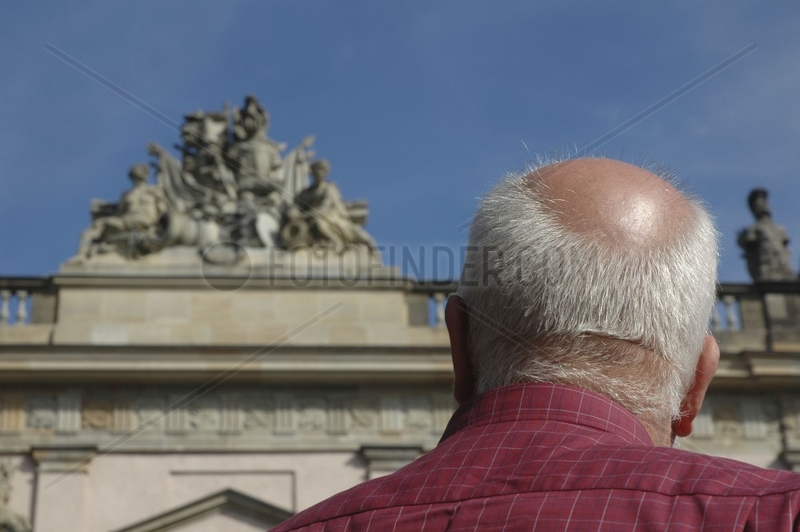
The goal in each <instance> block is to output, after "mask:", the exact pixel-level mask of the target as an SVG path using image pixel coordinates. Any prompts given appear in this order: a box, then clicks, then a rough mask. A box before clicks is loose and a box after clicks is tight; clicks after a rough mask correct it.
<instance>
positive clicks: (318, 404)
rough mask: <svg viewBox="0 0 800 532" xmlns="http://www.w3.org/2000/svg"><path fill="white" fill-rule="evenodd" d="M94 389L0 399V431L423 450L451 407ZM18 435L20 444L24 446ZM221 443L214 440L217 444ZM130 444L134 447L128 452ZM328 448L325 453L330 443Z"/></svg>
mask: <svg viewBox="0 0 800 532" xmlns="http://www.w3.org/2000/svg"><path fill="white" fill-rule="evenodd" d="M192 391H193V390H192V389H191V388H189V387H186V388H183V387H171V388H167V389H166V390H164V389H158V388H155V387H141V388H136V387H130V388H122V389H120V388H116V387H115V388H112V387H102V386H101V387H93V388H90V389H85V388H73V389H65V390H58V392H57V393H49V394H48V393H41V392H32V393H29V394H25V393H23V392H7V393H6V394H3V395H0V434H12V433H16V434H18V435H19V437H18V438H17V439H15V440H14V441H19V443H20V444H24V442H25V441H28V440H30V441H31V444H36V445H38V444H41V443H48V444H49V443H50V442H58V443H59V444H60V445H62V444H63V445H72V443H70V442H73V441H80V442H87V441H91V442H96V443H97V447H98V448H102V446H103V445H104V444H110V443H114V444H115V445H116V442H117V440H118V439H119V437H120V435H123V434H125V435H129V437H126V438H125V439H124V442H123V444H122V445H124V446H125V447H126V448H146V449H149V448H159V449H163V448H169V447H170V446H171V445H176V446H179V447H180V448H182V449H183V448H186V446H187V445H189V446H197V448H202V449H208V448H214V445H216V444H215V443H214V442H216V441H217V439H219V440H220V445H222V446H224V447H225V448H240V446H244V447H245V448H253V447H257V448H287V446H288V447H289V448H315V449H316V448H350V447H353V446H356V447H357V446H359V445H361V443H362V442H370V441H381V442H387V443H390V442H392V441H397V442H398V443H400V442H408V441H409V439H411V441H414V440H417V441H419V442H420V443H419V445H421V446H424V447H431V446H433V444H435V442H436V441H437V440H438V438H439V436H440V434H441V432H442V430H444V427H445V426H446V424H447V421H448V420H449V418H450V415H451V413H452V409H453V406H454V405H453V402H452V400H451V399H450V397H449V394H448V393H447V392H446V391H445V390H441V391H436V392H434V393H425V392H420V391H415V393H408V392H406V393H404V392H403V391H402V390H400V391H398V390H392V391H383V390H379V389H367V390H364V389H360V390H354V389H349V390H347V391H343V390H335V389H313V388H307V389H301V390H290V389H286V388H284V389H274V388H273V389H264V388H261V387H257V386H252V387H237V389H235V390H231V389H220V390H212V391H210V392H208V393H206V394H204V395H201V396H197V397H194V398H193V396H192ZM26 438H27V440H26ZM222 439H224V440H226V442H225V443H223V442H222V441H221V440H222ZM137 446H138V447H137ZM331 446H332V447H331Z"/></svg>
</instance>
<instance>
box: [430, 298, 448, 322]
mask: <svg viewBox="0 0 800 532" xmlns="http://www.w3.org/2000/svg"><path fill="white" fill-rule="evenodd" d="M445 299H446V296H445V294H444V293H442V292H437V293H435V294H433V300H434V301H436V327H444V300H445Z"/></svg>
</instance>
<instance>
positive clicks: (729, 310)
mask: <svg viewBox="0 0 800 532" xmlns="http://www.w3.org/2000/svg"><path fill="white" fill-rule="evenodd" d="M722 300H723V301H724V303H725V321H726V322H727V323H726V326H727V329H728V330H729V331H738V330H739V322H738V320H737V319H736V308H735V305H736V297H735V296H725V297H723V298H722Z"/></svg>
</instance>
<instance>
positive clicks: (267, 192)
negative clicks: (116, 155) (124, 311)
mask: <svg viewBox="0 0 800 532" xmlns="http://www.w3.org/2000/svg"><path fill="white" fill-rule="evenodd" d="M268 127H269V114H268V113H267V111H266V109H264V107H263V106H262V105H261V104H260V103H259V101H258V98H256V97H255V96H253V95H248V96H247V97H246V98H245V100H244V104H243V105H242V106H241V107H235V108H234V109H233V110H232V111H230V110H229V109H228V105H227V104H226V105H225V106H224V107H223V109H222V111H210V112H206V111H202V110H197V111H195V112H193V113H190V114H186V115H184V123H183V125H182V127H181V130H180V135H181V143H180V144H179V145H176V148H177V149H178V151H179V152H180V157H175V156H173V154H172V153H171V152H170V150H168V149H165V148H163V147H162V146H159V145H158V144H155V143H150V144H149V145H148V146H147V151H148V153H149V154H150V155H151V156H153V157H154V158H155V162H154V164H153V166H155V168H156V183H157V184H156V185H151V184H148V183H147V180H148V179H147V178H148V173H149V172H148V167H147V165H145V164H138V165H135V166H134V167H133V168H132V169H131V172H130V176H131V180H132V181H133V183H134V186H133V188H132V189H131V190H129V191H128V192H126V193H125V194H124V195H123V196H122V198H121V199H120V201H119V203H118V204H110V203H106V202H99V203H97V204H95V205H94V206H93V210H92V212H93V219H94V221H93V222H92V225H91V226H90V227H89V228H88V229H86V230H85V231H84V232H83V236H82V237H81V244H80V250H79V252H78V256H77V257H76V258H75V259H73V261H72V264H82V263H84V262H86V261H90V260H93V259H94V258H95V257H97V256H98V255H102V254H107V253H116V254H117V256H119V257H122V259H123V260H138V259H140V258H142V257H144V256H146V255H149V254H157V253H164V252H166V251H167V250H169V249H170V248H174V247H184V248H185V247H187V246H188V247H194V248H196V249H197V250H198V252H199V255H200V256H203V257H206V250H208V249H210V248H212V247H215V246H216V245H217V244H225V243H228V244H229V245H230V246H232V247H236V246H238V247H240V248H275V249H279V250H280V249H284V250H291V249H293V248H296V247H298V246H300V245H303V246H308V247H313V248H320V249H321V248H325V249H326V250H329V251H332V252H335V253H341V252H342V251H343V250H344V248H345V247H347V246H357V247H359V248H360V249H361V248H363V249H365V250H367V251H368V252H369V253H370V254H372V252H373V251H374V249H375V243H374V241H373V240H372V238H371V237H370V236H369V235H368V234H367V233H366V232H365V231H364V230H363V229H362V228H361V227H360V225H361V224H363V223H364V220H365V219H366V210H367V207H366V203H365V202H363V201H362V202H354V203H346V202H344V201H343V200H342V197H341V194H340V192H339V189H338V187H337V186H336V185H335V184H333V183H331V182H329V181H327V180H326V178H327V175H328V172H329V171H330V165H329V164H328V162H327V161H323V160H319V161H316V162H315V163H314V164H313V165H312V164H311V163H310V161H311V160H312V158H313V157H314V155H315V153H314V151H312V149H311V147H312V145H313V143H314V137H313V136H307V137H306V138H304V139H303V140H302V142H301V143H300V144H299V145H298V146H297V147H295V148H294V149H292V150H289V151H285V150H286V144H284V143H278V142H275V141H274V140H272V139H270V138H269V137H268V135H267V130H268ZM309 176H312V177H313V180H314V181H313V183H312V184H309ZM217 247H218V246H217ZM223 248H224V246H223Z"/></svg>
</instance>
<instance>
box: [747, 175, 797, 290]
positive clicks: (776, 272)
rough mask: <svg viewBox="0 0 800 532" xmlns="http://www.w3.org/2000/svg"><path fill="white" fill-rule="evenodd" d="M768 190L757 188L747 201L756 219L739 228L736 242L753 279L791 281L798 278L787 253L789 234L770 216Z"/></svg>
mask: <svg viewBox="0 0 800 532" xmlns="http://www.w3.org/2000/svg"><path fill="white" fill-rule="evenodd" d="M767 195H768V193H767V191H766V190H765V189H763V188H756V189H753V190H752V191H751V192H750V195H749V196H748V198H747V203H748V204H749V205H750V210H751V211H752V213H753V216H754V217H755V219H756V221H755V222H754V223H753V224H752V225H751V226H750V227H748V228H747V229H743V230H742V231H740V232H739V239H738V243H739V246H740V247H741V248H742V249H743V250H744V257H745V259H746V260H747V270H748V271H749V272H750V276H751V277H752V278H753V280H754V281H790V280H794V279H796V278H797V274H796V273H795V271H794V269H793V268H792V259H791V255H790V254H789V248H788V244H789V235H788V234H787V233H786V229H784V227H783V226H781V225H778V224H776V223H775V222H774V221H773V220H772V211H771V210H770V208H769V203H768V202H767Z"/></svg>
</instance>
